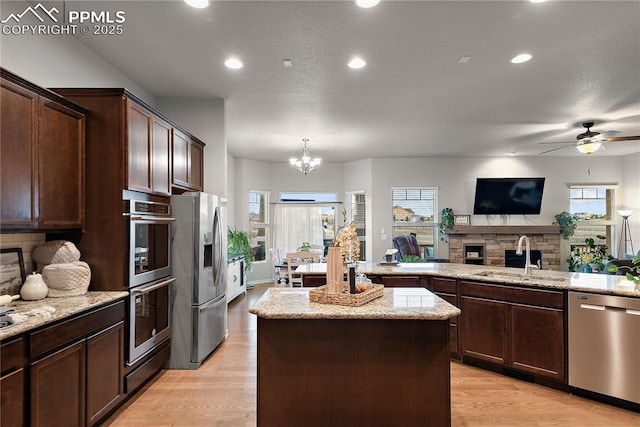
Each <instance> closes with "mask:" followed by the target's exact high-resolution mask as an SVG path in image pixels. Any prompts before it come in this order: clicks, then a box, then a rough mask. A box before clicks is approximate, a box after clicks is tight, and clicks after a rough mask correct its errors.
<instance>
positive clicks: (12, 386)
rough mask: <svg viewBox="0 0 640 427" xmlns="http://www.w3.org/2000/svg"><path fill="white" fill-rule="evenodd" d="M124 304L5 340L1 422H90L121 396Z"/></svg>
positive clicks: (0, 379) (0, 386)
mask: <svg viewBox="0 0 640 427" xmlns="http://www.w3.org/2000/svg"><path fill="white" fill-rule="evenodd" d="M124 314H125V309H124V302H123V301H117V302H114V303H111V304H108V305H106V306H102V307H99V308H95V309H93V310H89V311H86V312H84V313H81V314H79V315H77V316H74V317H72V318H69V319H67V320H63V321H60V322H58V323H53V324H51V325H49V326H46V327H44V328H41V329H38V330H34V331H32V332H27V333H26V334H25V335H22V336H20V337H17V338H15V339H14V338H12V339H10V340H7V341H6V342H2V345H1V346H0V352H2V358H1V359H0V368H1V371H2V372H1V376H0V395H1V397H2V400H1V406H0V414H1V415H0V421H1V422H0V424H1V425H2V427H7V426H25V425H29V426H55V427H57V426H65V427H66V426H70V427H71V426H91V425H94V424H97V423H98V422H99V421H100V420H101V419H103V418H104V417H105V416H106V415H107V414H108V413H109V412H110V411H111V410H112V409H114V408H115V407H116V406H117V405H119V404H120V403H121V402H122V400H123V398H124V394H123V369H124Z"/></svg>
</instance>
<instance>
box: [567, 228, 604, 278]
mask: <svg viewBox="0 0 640 427" xmlns="http://www.w3.org/2000/svg"><path fill="white" fill-rule="evenodd" d="M597 237H598V238H599V239H604V238H605V237H604V236H597ZM584 243H585V244H586V245H587V247H586V248H575V249H574V250H573V251H571V256H570V257H569V258H567V263H568V264H569V271H579V270H580V269H581V268H582V266H583V265H585V264H587V265H590V264H597V265H598V270H600V271H601V270H602V269H603V268H604V265H605V263H606V262H607V261H608V260H610V259H613V257H612V256H611V255H607V249H608V248H607V246H606V245H596V243H595V240H594V239H593V238H591V237H588V238H586V239H585V240H584Z"/></svg>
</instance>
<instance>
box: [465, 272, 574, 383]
mask: <svg viewBox="0 0 640 427" xmlns="http://www.w3.org/2000/svg"><path fill="white" fill-rule="evenodd" d="M564 306H565V303H564V296H563V292H560V291H547V290H540V289H524V288H517V287H512V286H504V285H495V284H487V283H475V282H466V281H461V307H460V309H461V310H462V315H461V316H460V317H461V320H460V334H461V337H462V338H461V341H462V356H463V357H471V358H474V359H479V360H483V361H485V362H490V363H493V364H495V365H499V366H505V367H509V368H512V369H517V370H519V371H523V372H528V373H531V374H535V375H539V376H543V377H547V378H552V379H554V380H559V381H563V382H566V363H565V360H566V354H565V330H566V329H565V326H566V322H565V315H564V313H565V310H564Z"/></svg>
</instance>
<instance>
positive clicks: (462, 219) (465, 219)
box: [453, 215, 471, 225]
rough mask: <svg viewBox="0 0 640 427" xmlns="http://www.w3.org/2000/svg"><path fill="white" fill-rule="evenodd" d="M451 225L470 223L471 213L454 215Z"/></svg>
mask: <svg viewBox="0 0 640 427" xmlns="http://www.w3.org/2000/svg"><path fill="white" fill-rule="evenodd" d="M453 225H471V215H454V216H453Z"/></svg>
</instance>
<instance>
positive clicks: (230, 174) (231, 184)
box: [226, 154, 237, 228]
mask: <svg viewBox="0 0 640 427" xmlns="http://www.w3.org/2000/svg"><path fill="white" fill-rule="evenodd" d="M226 194H227V226H229V227H233V228H235V227H236V200H237V199H236V158H235V157H233V156H232V155H231V154H227V192H226Z"/></svg>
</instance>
